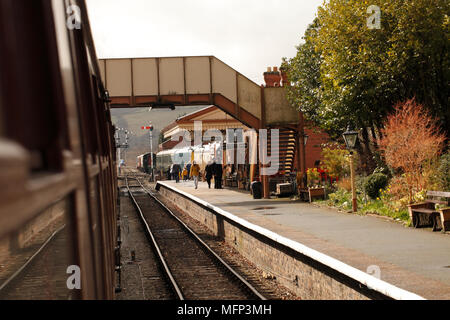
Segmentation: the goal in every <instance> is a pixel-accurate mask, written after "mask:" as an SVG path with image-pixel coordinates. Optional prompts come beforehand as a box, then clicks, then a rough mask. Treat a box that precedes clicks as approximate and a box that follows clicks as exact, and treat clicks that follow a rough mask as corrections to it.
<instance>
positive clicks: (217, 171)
mask: <svg viewBox="0 0 450 320" xmlns="http://www.w3.org/2000/svg"><path fill="white" fill-rule="evenodd" d="M222 175H223V168H222V165H221V164H220V163H216V164H215V165H214V189H222Z"/></svg>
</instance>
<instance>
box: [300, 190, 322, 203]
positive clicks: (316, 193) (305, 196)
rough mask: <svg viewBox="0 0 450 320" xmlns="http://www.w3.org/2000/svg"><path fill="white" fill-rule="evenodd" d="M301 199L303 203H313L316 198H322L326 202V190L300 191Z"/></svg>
mask: <svg viewBox="0 0 450 320" xmlns="http://www.w3.org/2000/svg"><path fill="white" fill-rule="evenodd" d="M299 192H300V199H302V200H303V201H309V202H310V203H312V202H313V200H314V199H315V198H321V199H323V200H325V199H326V198H327V195H326V193H325V188H308V189H299Z"/></svg>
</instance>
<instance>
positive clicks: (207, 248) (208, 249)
mask: <svg viewBox="0 0 450 320" xmlns="http://www.w3.org/2000/svg"><path fill="white" fill-rule="evenodd" d="M135 179H136V181H137V182H138V183H139V184H140V186H141V187H142V189H144V190H145V193H146V194H148V195H149V196H150V197H151V198H152V199H153V200H155V201H156V202H157V203H158V204H159V205H160V206H161V207H162V208H163V209H164V210H165V211H166V212H167V213H169V215H170V216H171V217H172V218H174V219H175V220H177V222H178V223H179V224H180V225H181V226H182V227H183V228H184V229H185V231H186V232H187V233H188V234H189V235H191V236H192V237H193V238H194V240H196V241H197V243H199V244H200V246H201V247H202V248H203V249H204V250H205V251H206V252H207V253H208V254H210V255H211V256H212V257H213V258H214V259H215V260H216V262H217V263H218V264H219V265H220V266H222V267H224V269H225V270H227V271H228V272H230V273H231V274H232V275H233V277H235V278H236V279H237V280H238V281H239V282H240V283H241V284H243V285H244V287H245V288H247V289H248V290H249V291H250V292H251V293H252V294H253V295H254V296H255V297H257V298H258V299H259V300H263V301H265V300H267V298H266V297H264V296H263V295H262V294H261V293H259V292H258V290H256V288H255V287H253V286H252V285H251V284H250V283H249V282H248V281H247V280H245V279H244V278H243V277H242V276H241V275H240V274H239V273H237V272H236V271H235V270H234V269H233V268H232V267H231V266H230V265H229V264H228V263H226V262H225V261H224V260H223V259H222V258H221V257H220V256H219V255H218V254H217V253H216V252H214V250H213V249H211V247H210V246H208V244H206V243H205V242H204V241H203V240H202V239H201V238H200V237H199V236H198V235H197V234H196V233H195V232H194V231H193V230H192V229H191V228H189V227H188V226H187V225H186V224H185V223H184V222H183V221H182V220H181V219H180V218H178V217H177V216H176V215H175V214H174V213H173V212H172V210H170V209H169V208H168V207H167V206H166V205H165V204H164V203H162V202H161V201H160V200H159V199H158V198H156V197H155V196H154V195H153V194H152V193H151V192H150V191H149V190H147V188H145V187H144V185H143V184H142V183H141V181H140V180H139V179H138V178H137V177H135Z"/></svg>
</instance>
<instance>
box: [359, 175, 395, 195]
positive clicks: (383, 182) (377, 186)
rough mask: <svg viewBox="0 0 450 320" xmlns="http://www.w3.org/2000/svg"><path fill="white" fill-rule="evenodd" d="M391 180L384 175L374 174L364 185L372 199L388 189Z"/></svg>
mask: <svg viewBox="0 0 450 320" xmlns="http://www.w3.org/2000/svg"><path fill="white" fill-rule="evenodd" d="M388 183H389V178H388V176H387V175H385V174H383V173H374V174H372V175H370V176H369V177H367V179H366V181H365V183H364V190H365V191H366V193H367V194H368V195H369V197H371V198H372V199H376V198H378V197H379V196H380V191H381V190H383V189H384V188H386V187H387V185H388Z"/></svg>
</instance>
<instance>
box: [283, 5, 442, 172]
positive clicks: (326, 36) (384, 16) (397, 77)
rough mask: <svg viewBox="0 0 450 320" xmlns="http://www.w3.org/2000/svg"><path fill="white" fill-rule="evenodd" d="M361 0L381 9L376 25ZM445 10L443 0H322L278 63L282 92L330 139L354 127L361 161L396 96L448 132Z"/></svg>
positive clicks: (369, 153) (370, 151) (371, 154)
mask: <svg viewBox="0 0 450 320" xmlns="http://www.w3.org/2000/svg"><path fill="white" fill-rule="evenodd" d="M369 5H376V6H378V7H379V8H380V9H381V28H380V29H371V28H368V25H367V18H368V17H369V16H370V14H368V12H367V9H368V7H369ZM449 14H450V2H449V1H448V0H410V1H404V0H374V1H370V2H367V1H360V0H328V1H326V2H325V3H324V5H323V6H322V7H320V8H319V11H318V14H317V19H316V20H315V21H314V23H313V24H311V26H310V27H309V28H308V30H307V31H306V33H305V36H304V37H303V43H302V44H301V45H299V46H298V52H297V56H296V57H294V58H292V59H286V60H285V62H284V67H285V69H286V71H287V73H288V76H289V79H290V80H291V83H292V86H291V87H290V88H289V89H288V99H289V100H290V102H291V103H292V104H293V105H295V106H298V107H299V108H300V110H302V111H303V112H304V114H305V116H306V117H307V118H308V120H310V121H312V122H314V124H316V125H318V126H320V127H321V128H322V129H324V130H326V131H327V132H328V133H329V134H330V135H331V136H332V137H334V138H338V137H339V136H340V134H341V133H342V132H343V131H345V129H346V127H347V125H348V124H349V123H352V124H353V125H354V126H355V127H356V128H360V129H362V130H361V135H360V142H361V143H360V145H359V148H360V150H359V151H360V153H361V158H362V159H363V160H364V161H366V162H370V161H371V159H373V158H374V157H375V154H374V151H375V150H376V145H373V142H376V137H377V134H378V132H379V129H380V128H381V127H382V124H383V122H384V120H385V119H386V117H387V115H388V114H389V113H391V112H392V110H393V109H392V108H393V106H394V105H395V104H396V103H397V102H398V101H405V100H407V99H411V98H412V97H416V99H417V101H418V102H419V103H422V104H424V105H426V106H427V107H428V108H429V110H430V112H431V114H432V115H433V116H434V117H436V119H438V121H439V122H440V125H441V127H442V128H443V129H444V130H445V131H446V133H447V136H448V137H450V105H449V103H450V101H449V99H448V97H449V92H450V55H449V53H450V20H449ZM367 165H368V168H372V167H373V166H374V163H367ZM369 171H370V170H369Z"/></svg>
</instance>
